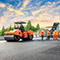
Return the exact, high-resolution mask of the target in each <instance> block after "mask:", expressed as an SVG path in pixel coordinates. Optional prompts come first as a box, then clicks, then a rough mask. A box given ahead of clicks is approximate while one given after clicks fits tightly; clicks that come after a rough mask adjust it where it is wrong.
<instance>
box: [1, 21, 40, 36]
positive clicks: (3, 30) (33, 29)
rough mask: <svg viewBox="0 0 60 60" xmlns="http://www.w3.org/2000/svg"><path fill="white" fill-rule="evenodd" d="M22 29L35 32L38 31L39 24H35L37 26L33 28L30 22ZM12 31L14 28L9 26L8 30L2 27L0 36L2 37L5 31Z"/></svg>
mask: <svg viewBox="0 0 60 60" xmlns="http://www.w3.org/2000/svg"><path fill="white" fill-rule="evenodd" d="M24 28H25V29H27V30H32V31H33V32H36V31H37V30H39V29H40V26H39V24H37V26H36V27H34V26H32V25H31V21H28V23H27V25H26V26H24ZM12 29H13V30H14V27H11V25H10V27H9V28H6V29H5V28H4V26H3V27H2V30H0V36H3V35H4V32H5V31H7V30H12Z"/></svg>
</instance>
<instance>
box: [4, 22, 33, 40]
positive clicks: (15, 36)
mask: <svg viewBox="0 0 60 60" xmlns="http://www.w3.org/2000/svg"><path fill="white" fill-rule="evenodd" d="M25 23H26V22H22V21H20V22H14V28H15V29H14V30H11V31H9V30H7V31H6V32H4V39H5V40H6V41H10V40H14V41H19V40H20V39H21V40H24V39H26V38H28V39H29V40H32V39H33V31H31V30H27V29H24V26H23V25H22V27H20V24H25Z"/></svg>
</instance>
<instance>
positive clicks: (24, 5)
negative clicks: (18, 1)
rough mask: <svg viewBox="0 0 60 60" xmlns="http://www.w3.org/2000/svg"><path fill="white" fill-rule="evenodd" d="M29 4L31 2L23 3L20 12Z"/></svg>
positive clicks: (27, 0) (28, 0)
mask: <svg viewBox="0 0 60 60" xmlns="http://www.w3.org/2000/svg"><path fill="white" fill-rule="evenodd" d="M29 2H30V0H25V1H24V2H23V5H22V7H21V8H20V10H23V9H24V8H26V6H27V5H28V4H29Z"/></svg>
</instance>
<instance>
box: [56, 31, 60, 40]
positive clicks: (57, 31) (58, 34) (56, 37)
mask: <svg viewBox="0 0 60 60" xmlns="http://www.w3.org/2000/svg"><path fill="white" fill-rule="evenodd" d="M58 36H59V31H57V35H56V39H57V40H59V39H58Z"/></svg>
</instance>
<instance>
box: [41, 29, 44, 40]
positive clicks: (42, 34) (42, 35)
mask: <svg viewBox="0 0 60 60" xmlns="http://www.w3.org/2000/svg"><path fill="white" fill-rule="evenodd" d="M41 37H42V40H43V37H44V31H43V30H42V31H41Z"/></svg>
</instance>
